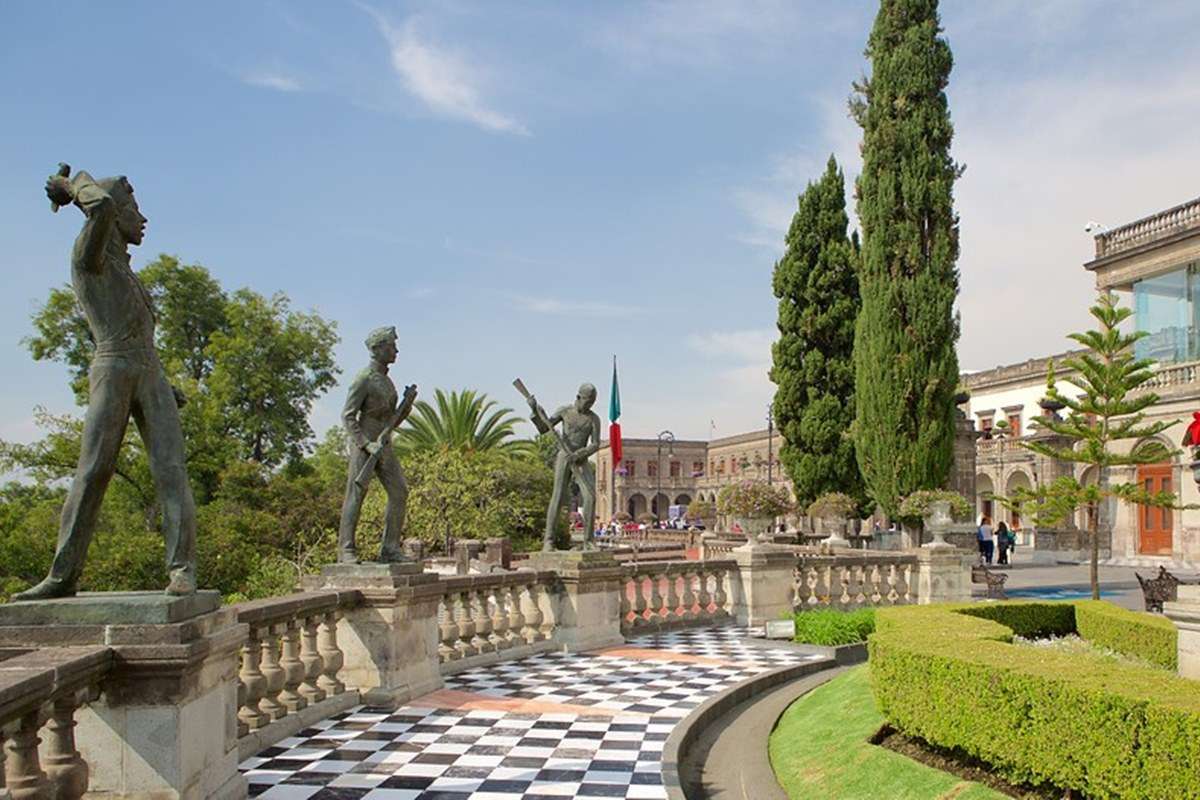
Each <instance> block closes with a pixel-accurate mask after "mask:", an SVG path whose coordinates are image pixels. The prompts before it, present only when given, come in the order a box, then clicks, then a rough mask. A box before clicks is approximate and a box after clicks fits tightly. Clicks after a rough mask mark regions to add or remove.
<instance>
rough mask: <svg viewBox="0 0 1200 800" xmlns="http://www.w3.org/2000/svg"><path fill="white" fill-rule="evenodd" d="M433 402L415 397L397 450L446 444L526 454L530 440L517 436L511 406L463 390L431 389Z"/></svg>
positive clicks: (531, 449) (420, 448)
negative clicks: (497, 403)
mask: <svg viewBox="0 0 1200 800" xmlns="http://www.w3.org/2000/svg"><path fill="white" fill-rule="evenodd" d="M434 402H435V403H436V407H435V406H434V405H431V404H429V403H428V402H426V401H424V400H418V401H417V402H416V405H414V406H413V411H412V414H411V415H409V418H408V422H407V423H405V425H404V427H403V428H401V429H400V431H399V433H398V435H397V437H396V448H397V449H398V450H399V451H400V452H401V453H412V452H416V451H420V450H431V449H433V448H436V447H449V448H453V449H457V450H475V451H479V450H491V451H497V452H500V453H503V454H505V455H512V456H517V455H529V454H531V452H532V451H533V442H531V441H530V440H528V439H517V438H514V437H515V431H514V428H515V426H516V424H517V423H518V422H520V421H521V420H520V417H517V416H515V415H514V413H513V410H512V409H511V408H496V401H495V400H489V399H488V397H487V395H486V394H484V393H482V392H478V393H477V392H475V391H473V390H471V389H463V390H462V391H461V392H450V393H449V394H447V393H446V392H444V391H442V390H441V389H437V390H435V392H434Z"/></svg>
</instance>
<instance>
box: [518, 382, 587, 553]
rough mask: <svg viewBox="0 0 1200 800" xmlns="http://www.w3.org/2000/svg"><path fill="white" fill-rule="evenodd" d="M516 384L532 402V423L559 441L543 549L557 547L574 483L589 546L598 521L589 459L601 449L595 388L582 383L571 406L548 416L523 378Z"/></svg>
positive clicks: (546, 550) (585, 538)
mask: <svg viewBox="0 0 1200 800" xmlns="http://www.w3.org/2000/svg"><path fill="white" fill-rule="evenodd" d="M513 386H515V387H516V388H517V391H518V392H520V393H521V395H522V396H523V397H524V398H525V399H526V400H527V401H528V402H529V409H530V411H532V412H533V425H534V427H535V428H537V429H538V432H539V433H553V434H554V438H555V439H556V440H557V442H558V456H557V457H556V458H555V461H554V492H553V494H552V495H551V497H550V506H549V508H547V509H546V529H545V532H544V533H543V534H542V552H550V551H552V550H553V549H554V528H555V525H556V524H557V522H558V512H559V511H560V510H561V509H562V505H563V502H564V501H566V499H567V497H568V496H569V494H568V490H569V489H570V486H571V484H572V483H574V484H575V485H577V486H578V487H579V493H580V495H582V496H583V527H584V534H585V535H584V542H585V544H584V547H585V548H586V547H589V546H590V543H591V533H592V525H594V524H595V521H596V470H594V469H593V468H592V464H591V461H590V460H589V459H591V457H592V456H593V455H595V453H596V451H598V450H599V449H600V417H598V416H596V413H595V412H594V411H592V406H593V405H594V404H595V403H596V387H595V386H593V385H592V384H590V383H585V384H583V385H582V386H580V387H579V392H578V393H577V394H576V395H575V402H574V403H573V404H572V405H569V406H563V407H562V408H560V409H558V410H557V411H555V412H554V414H553V415H552V416H547V415H546V410H545V409H544V408H542V407H541V406H540V405H538V401H537V398H536V397H534V396H533V395H532V394H531V393H530V392H529V390H528V389H526V388H525V384H524V383H523V382H522V381H521V379H520V378H518V379H517V380H515V381H513ZM559 423H562V430H561V431H559V430H558V429H557V428H556V427H555V426H556V425H558V424H559Z"/></svg>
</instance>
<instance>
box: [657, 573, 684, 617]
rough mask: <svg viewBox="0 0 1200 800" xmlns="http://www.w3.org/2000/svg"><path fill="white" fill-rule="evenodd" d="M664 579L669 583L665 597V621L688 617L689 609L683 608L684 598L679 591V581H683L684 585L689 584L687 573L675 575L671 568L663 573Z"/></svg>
mask: <svg viewBox="0 0 1200 800" xmlns="http://www.w3.org/2000/svg"><path fill="white" fill-rule="evenodd" d="M663 579H664V580H665V581H666V584H667V591H666V593H665V597H664V599H663V606H664V607H665V610H666V614H665V615H664V617H663V621H665V622H674V621H675V620H677V619H686V618H687V617H686V616H685V614H686V611H687V609H685V608H683V599H682V596H681V593H680V591H679V583H680V581H682V582H683V584H684V587H686V586H687V574H686V573H680V574H679V575H675V574H674V573H673V572H671V571H670V570H666V571H664V573H663Z"/></svg>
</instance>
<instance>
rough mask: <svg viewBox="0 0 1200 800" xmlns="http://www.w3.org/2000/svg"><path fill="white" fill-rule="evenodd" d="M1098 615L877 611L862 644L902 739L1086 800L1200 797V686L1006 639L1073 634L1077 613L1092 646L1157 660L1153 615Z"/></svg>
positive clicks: (1087, 607) (1009, 606) (1086, 611)
mask: <svg viewBox="0 0 1200 800" xmlns="http://www.w3.org/2000/svg"><path fill="white" fill-rule="evenodd" d="M1095 606H1096V604H1095V603H1092V602H1090V601H1089V602H1086V603H1021V602H1011V603H993V604H988V605H986V606H984V605H973V606H956V605H941V606H907V607H899V608H887V609H880V610H879V611H878V612H877V614H876V625H875V633H874V634H872V635H871V637H870V639H869V650H870V664H871V685H872V689H873V691H874V694H875V698H876V701H877V702H878V703H879V707H880V710H881V711H882V712H883V714H884V716H885V717H887V719H888V720H889V721H890V722H891V723H892V724H893V725H894V726H895V727H897V728H898V729H900V730H901V731H903V732H905V733H907V734H910V735H913V736H918V737H920V738H922V739H924V740H926V741H928V742H931V743H933V744H935V745H938V746H941V747H946V748H952V749H959V750H961V751H963V752H964V753H966V754H967V755H970V756H974V757H976V758H979V759H981V760H982V761H984V762H986V763H988V764H990V765H991V766H992V768H993V769H995V770H996V771H997V772H998V773H1000V774H1002V775H1004V776H1005V777H1007V778H1008V779H1009V780H1011V781H1014V782H1016V783H1030V784H1033V785H1035V786H1036V785H1044V784H1052V785H1055V786H1058V787H1061V788H1072V789H1077V790H1080V791H1082V792H1083V793H1085V794H1086V795H1087V796H1088V797H1094V798H1118V797H1120V798H1134V799H1135V800H1152V799H1153V800H1158V799H1160V798H1161V799H1162V800H1165V799H1166V798H1172V799H1174V798H1182V797H1200V683H1196V682H1194V681H1188V680H1185V679H1182V678H1179V677H1176V676H1175V675H1172V674H1170V673H1168V672H1166V671H1163V670H1159V669H1155V668H1151V667H1139V666H1134V665H1131V664H1125V663H1120V662H1113V661H1111V660H1108V659H1103V658H1089V657H1080V656H1078V655H1071V654H1067V653H1063V652H1061V651H1057V650H1055V649H1053V648H1021V649H1019V650H1017V649H1016V648H1014V646H1013V645H1012V644H1011V642H1012V637H1013V634H1014V631H1015V632H1017V633H1020V634H1022V635H1026V636H1028V635H1039V634H1045V633H1052V634H1059V635H1060V634H1063V633H1071V632H1073V631H1077V630H1078V628H1077V625H1076V623H1077V620H1078V619H1079V617H1080V615H1079V613H1078V612H1079V609H1080V608H1083V613H1082V618H1083V620H1084V623H1083V628H1084V631H1090V632H1095V631H1096V630H1097V629H1098V630H1100V631H1101V634H1100V635H1101V636H1102V637H1107V640H1106V641H1102V642H1100V643H1102V644H1104V645H1105V646H1107V647H1111V648H1112V649H1119V650H1120V651H1121V652H1124V653H1129V654H1131V655H1137V656H1139V657H1142V658H1146V657H1147V656H1154V655H1155V654H1157V655H1158V656H1161V652H1160V651H1161V646H1162V642H1161V637H1162V632H1161V626H1158V625H1157V623H1156V622H1153V621H1148V620H1153V618H1152V617H1150V615H1140V614H1136V613H1135V612H1123V611H1122V610H1120V609H1112V610H1110V609H1106V608H1096V607H1095ZM1123 631H1129V633H1127V635H1126V636H1125V637H1124V638H1123V639H1122V636H1121V634H1122V632H1123ZM1079 632H1080V633H1081V635H1083V631H1079ZM1115 639H1121V641H1120V642H1118V643H1117V644H1119V645H1120V646H1119V647H1114V641H1113V640H1115ZM1156 663H1159V662H1156Z"/></svg>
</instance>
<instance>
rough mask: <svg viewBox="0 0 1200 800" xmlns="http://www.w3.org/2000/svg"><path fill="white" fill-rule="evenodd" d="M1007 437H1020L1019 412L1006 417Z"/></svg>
mask: <svg viewBox="0 0 1200 800" xmlns="http://www.w3.org/2000/svg"><path fill="white" fill-rule="evenodd" d="M1008 435H1009V436H1020V435H1021V412H1019V411H1017V412H1014V413H1012V414H1009V415H1008Z"/></svg>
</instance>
